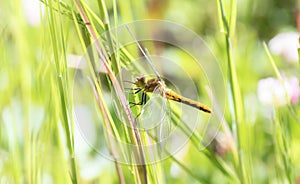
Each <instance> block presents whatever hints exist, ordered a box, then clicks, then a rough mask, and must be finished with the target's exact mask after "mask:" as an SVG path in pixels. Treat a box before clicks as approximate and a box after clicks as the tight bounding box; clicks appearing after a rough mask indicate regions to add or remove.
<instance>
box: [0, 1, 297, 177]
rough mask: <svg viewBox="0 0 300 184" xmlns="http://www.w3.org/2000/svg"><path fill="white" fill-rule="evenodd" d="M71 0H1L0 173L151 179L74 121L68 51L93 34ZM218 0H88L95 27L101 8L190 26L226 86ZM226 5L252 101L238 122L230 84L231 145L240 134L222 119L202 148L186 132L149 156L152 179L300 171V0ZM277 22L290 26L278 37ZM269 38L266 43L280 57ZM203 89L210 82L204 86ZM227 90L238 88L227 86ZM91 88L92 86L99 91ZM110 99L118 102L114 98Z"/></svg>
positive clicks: (74, 52)
mask: <svg viewBox="0 0 300 184" xmlns="http://www.w3.org/2000/svg"><path fill="white" fill-rule="evenodd" d="M75 2H76V1H74V2H73V1H55V0H48V1H38V0H23V1H22V0H12V1H1V2H0V18H1V21H0V33H1V39H0V112H1V113H0V183H122V180H121V179H120V178H124V181H125V182H126V183H145V182H143V180H142V179H141V180H138V179H137V178H139V177H141V175H142V174H141V170H140V168H138V167H135V166H131V165H123V164H117V163H114V162H113V161H110V160H108V159H106V158H104V157H101V155H99V154H97V153H95V150H93V149H92V148H91V147H90V146H89V145H88V144H87V143H86V141H85V140H84V139H83V138H81V137H80V131H79V130H77V129H78V127H76V124H75V123H74V121H75V120H74V112H73V111H74V108H75V107H74V106H73V105H74V104H75V103H74V101H76V102H78V101H80V100H81V99H76V100H74V99H73V98H72V96H73V85H74V83H73V82H74V80H73V79H74V76H75V71H76V70H75V69H74V68H72V67H71V66H70V65H71V64H70V63H68V62H74V61H73V60H76V59H74V58H72V59H70V56H75V58H76V56H79V57H80V56H81V55H83V54H84V53H85V52H86V50H85V46H84V44H83V42H85V43H89V41H90V42H92V41H91V40H88V39H87V38H91V37H90V35H88V28H87V27H88V26H87V24H84V23H83V21H82V19H83V18H82V15H80V14H79V12H80V11H79V9H78V5H76V3H75ZM219 3H220V1H205V0H186V1H180V0H143V1H137V0H132V1H122V0H121V1H112V0H105V1H104V0H103V1H97V0H94V1H88V2H85V3H82V6H83V7H85V9H84V10H85V11H86V12H89V16H90V17H93V18H92V21H94V24H95V30H96V32H97V33H98V34H101V33H103V32H104V31H105V29H106V27H105V26H106V25H104V26H102V25H101V23H100V22H101V21H102V22H104V23H106V22H105V21H104V20H105V18H108V20H109V26H110V27H115V26H116V25H122V24H124V23H129V22H132V21H135V20H143V19H163V20H169V21H173V22H175V23H177V24H181V25H183V26H185V27H187V28H189V29H191V30H192V31H194V32H195V33H197V34H199V35H200V36H201V37H202V38H203V39H204V40H205V41H206V43H207V44H208V46H209V47H210V48H211V49H212V52H213V54H214V55H215V56H216V58H217V60H218V62H219V64H220V66H221V68H222V71H223V75H224V78H225V82H226V83H227V84H226V85H227V86H230V85H232V84H231V82H230V80H229V78H230V77H229V76H231V75H232V71H231V70H230V67H229V65H228V60H227V58H228V57H227V56H228V49H226V39H225V38H226V37H225V36H226V35H225V34H224V32H225V33H226V29H224V26H223V23H224V22H222V19H221V18H220V14H221V10H220V4H219ZM104 4H105V6H103V5H104ZM101 5H102V6H101ZM223 5H224V7H223V8H224V9H225V13H226V18H227V20H229V23H230V42H231V44H232V45H231V46H232V50H230V52H231V53H232V60H233V61H234V65H233V66H232V67H233V68H235V70H236V74H237V80H238V85H239V87H238V91H239V92H240V94H241V101H240V104H239V105H240V107H243V109H242V111H243V112H244V113H243V115H242V118H241V121H239V122H235V121H234V119H235V118H234V116H233V113H232V96H230V95H227V96H226V97H227V98H226V102H227V104H226V111H225V113H224V117H225V120H226V122H227V123H228V124H227V127H228V128H229V132H230V134H231V135H232V137H233V140H234V141H233V142H234V145H233V147H234V148H229V147H230V146H228V145H229V144H230V141H232V140H227V138H228V137H226V136H225V137H224V135H223V134H226V130H221V131H220V134H219V135H220V137H218V138H219V139H217V138H216V140H214V141H215V142H213V143H212V144H211V145H210V146H209V147H208V148H207V150H205V151H199V150H198V149H197V147H195V146H194V145H193V144H192V143H188V145H187V146H186V147H185V148H184V149H183V150H182V151H181V152H179V153H178V154H176V155H175V156H174V158H169V159H166V160H164V161H162V162H161V163H158V164H154V166H153V165H152V166H147V168H146V169H147V173H148V176H147V177H148V179H147V181H148V183H297V182H298V183H299V182H300V168H299V166H300V159H299V155H300V121H299V119H300V105H299V101H298V98H299V95H300V89H299V77H300V72H299V61H298V58H297V45H298V35H299V33H298V32H299V29H300V13H299V11H300V9H299V8H300V2H299V1H296V0H264V1H259V0H252V1H250V0H244V1H234V0H232V1H230V0H226V1H223ZM114 6H115V7H114ZM87 7H88V8H87ZM91 12H94V13H95V15H93V14H92V13H91ZM105 12H107V13H108V14H107V15H108V17H105ZM74 17H76V19H75V18H74ZM96 17H98V18H99V19H100V20H101V21H98V20H97V19H96ZM75 20H76V21H75ZM78 23H79V25H77V24H78ZM280 33H284V36H281V37H279V38H278V37H277V38H278V39H276V40H274V39H273V38H274V37H275V36H278V34H280ZM81 39H82V40H83V41H82V40H81ZM84 39H86V40H84ZM272 39H273V40H274V41H273V42H270V40H272ZM87 40H88V41H87ZM100 41H101V40H100ZM103 42H104V41H103ZM264 42H265V43H266V44H267V45H268V46H269V49H270V51H271V54H272V57H273V59H274V61H275V64H276V66H275V67H274V66H272V62H271V60H272V59H270V57H268V55H267V50H266V48H265V47H264V46H263V43H264ZM162 52H163V53H164V54H165V55H168V54H169V55H173V56H174V55H175V56H176V60H178V61H181V65H182V66H185V65H186V70H189V71H190V73H191V74H194V75H195V76H194V77H195V79H194V80H197V76H196V75H197V73H195V72H194V71H193V67H189V66H188V64H186V63H185V61H187V60H188V59H189V56H187V55H186V54H183V53H180V52H178V53H177V51H173V50H171V51H170V50H167V49H166V50H162ZM133 55H134V53H133ZM295 55H296V56H295ZM122 59H123V58H121V63H122V62H123V60H122ZM70 60H71V61H70ZM276 70H278V71H279V73H280V74H281V76H282V81H281V80H280V78H278V75H277V74H278V73H276ZM100 77H101V80H102V85H101V89H102V90H103V95H104V96H105V95H109V94H110V90H111V88H110V87H111V86H110V82H107V80H108V77H106V74H101V76H100ZM108 81H109V80H108ZM196 82H197V81H196ZM234 83H235V84H236V81H235V82H234ZM282 84H284V86H285V87H286V89H285V90H284V89H283V88H282ZM200 91H205V89H204V86H202V87H200ZM90 92H91V91H90ZM226 92H228V93H230V88H229V87H228V91H226ZM84 93H87V92H84ZM286 93H287V94H288V95H286ZM86 96H88V97H93V94H88V93H87V94H86ZM287 99H288V100H287ZM106 103H108V106H109V108H111V104H110V103H111V102H109V101H108V102H107V101H106ZM93 105H94V106H95V107H97V106H96V105H95V104H93ZM83 108H84V107H83ZM110 110H111V109H110ZM234 111H237V110H236V109H235V110H234ZM99 114H101V113H99ZM112 115H113V116H114V115H115V114H114V113H112ZM112 118H113V120H114V121H116V120H115V119H117V118H116V117H112ZM100 122H101V123H103V122H102V121H100ZM103 124H104V123H103ZM93 133H94V134H95V135H97V134H103V129H102V128H98V129H96V130H94V132H93ZM227 133H228V132H227ZM222 135H223V137H222ZM96 137H97V136H96ZM97 141H99V142H100V143H99V142H98V143H99V144H101V142H104V141H103V140H97ZM233 150H235V151H233ZM219 163H221V165H222V166H219V165H218V164H219ZM222 169H223V170H222ZM120 173H121V174H120ZM120 175H122V176H123V177H120ZM141 178H142V177H141Z"/></svg>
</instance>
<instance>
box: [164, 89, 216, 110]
mask: <svg viewBox="0 0 300 184" xmlns="http://www.w3.org/2000/svg"><path fill="white" fill-rule="evenodd" d="M165 95H166V97H167V98H168V99H170V100H173V101H176V102H181V103H184V104H186V105H189V106H192V107H195V108H197V109H199V110H201V111H204V112H207V113H211V112H212V111H211V109H210V108H209V107H208V106H206V105H204V104H202V103H200V102H196V101H194V100H191V99H188V98H185V97H183V96H180V95H178V94H177V93H175V92H174V91H172V90H166V91H165Z"/></svg>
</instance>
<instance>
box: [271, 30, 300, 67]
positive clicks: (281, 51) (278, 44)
mask: <svg viewBox="0 0 300 184" xmlns="http://www.w3.org/2000/svg"><path fill="white" fill-rule="evenodd" d="M298 40H299V33H297V32H286V33H280V34H278V35H276V36H275V37H274V38H272V39H271V40H270V42H269V47H270V51H271V52H272V53H273V54H275V55H281V56H283V58H284V59H285V60H286V61H288V62H297V61H298V47H299V41H298Z"/></svg>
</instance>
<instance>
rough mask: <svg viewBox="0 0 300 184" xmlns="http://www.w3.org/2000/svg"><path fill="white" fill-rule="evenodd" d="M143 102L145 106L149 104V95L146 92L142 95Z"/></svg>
mask: <svg viewBox="0 0 300 184" xmlns="http://www.w3.org/2000/svg"><path fill="white" fill-rule="evenodd" d="M142 102H144V103H143V104H146V102H147V95H146V93H145V92H144V93H143V95H142Z"/></svg>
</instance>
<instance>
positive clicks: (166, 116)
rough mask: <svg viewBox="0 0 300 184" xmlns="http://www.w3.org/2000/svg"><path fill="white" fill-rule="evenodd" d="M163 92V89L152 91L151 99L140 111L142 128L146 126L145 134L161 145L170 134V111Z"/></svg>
mask: <svg viewBox="0 0 300 184" xmlns="http://www.w3.org/2000/svg"><path fill="white" fill-rule="evenodd" d="M163 92H164V89H163V88H159V87H157V88H155V89H154V91H153V92H152V95H151V98H150V99H149V100H148V102H147V104H146V105H145V106H144V107H143V109H142V111H143V114H142V118H141V122H142V123H143V126H144V127H145V126H147V128H148V129H147V132H148V133H149V134H150V135H152V136H153V137H155V139H156V141H157V143H158V144H163V142H165V140H166V139H167V138H168V137H169V135H170V133H171V132H172V127H171V125H172V124H171V110H170V108H169V103H168V100H167V98H166V97H165V95H164V93H163ZM149 126H151V127H149Z"/></svg>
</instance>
